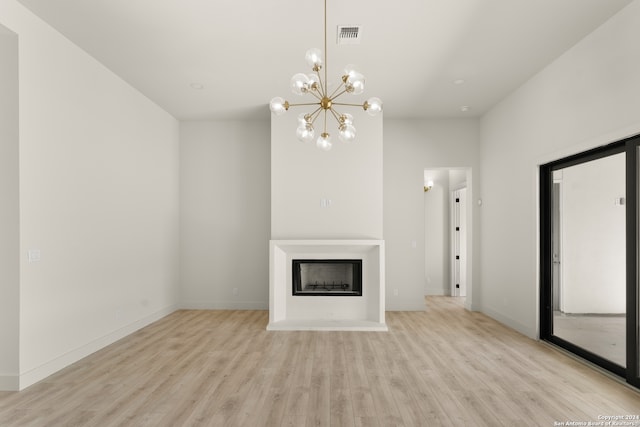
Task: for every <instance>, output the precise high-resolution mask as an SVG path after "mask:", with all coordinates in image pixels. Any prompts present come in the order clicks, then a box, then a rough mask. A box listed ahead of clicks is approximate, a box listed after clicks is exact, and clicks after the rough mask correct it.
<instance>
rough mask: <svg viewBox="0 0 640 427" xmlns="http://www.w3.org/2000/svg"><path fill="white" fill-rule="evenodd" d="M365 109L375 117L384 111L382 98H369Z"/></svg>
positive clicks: (364, 106)
mask: <svg viewBox="0 0 640 427" xmlns="http://www.w3.org/2000/svg"><path fill="white" fill-rule="evenodd" d="M363 108H364V109H365V111H366V112H367V114H369V115H370V116H375V115H376V114H378V113H379V112H381V111H382V101H381V100H380V98H375V97H374V98H369V99H367V101H366V102H365V103H364V105H363Z"/></svg>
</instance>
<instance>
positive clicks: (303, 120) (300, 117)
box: [298, 113, 311, 126]
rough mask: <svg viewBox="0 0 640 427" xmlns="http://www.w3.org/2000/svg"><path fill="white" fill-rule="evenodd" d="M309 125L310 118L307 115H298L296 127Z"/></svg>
mask: <svg viewBox="0 0 640 427" xmlns="http://www.w3.org/2000/svg"><path fill="white" fill-rule="evenodd" d="M306 124H311V116H308V115H307V113H300V114H298V125H300V126H302V125H306Z"/></svg>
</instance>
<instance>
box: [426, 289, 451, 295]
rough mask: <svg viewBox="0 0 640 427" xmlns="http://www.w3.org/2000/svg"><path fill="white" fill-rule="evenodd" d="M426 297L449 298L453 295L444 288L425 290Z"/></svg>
mask: <svg viewBox="0 0 640 427" xmlns="http://www.w3.org/2000/svg"><path fill="white" fill-rule="evenodd" d="M424 295H425V296H429V297H434V296H435V297H448V296H450V295H451V291H450V290H449V289H442V288H424Z"/></svg>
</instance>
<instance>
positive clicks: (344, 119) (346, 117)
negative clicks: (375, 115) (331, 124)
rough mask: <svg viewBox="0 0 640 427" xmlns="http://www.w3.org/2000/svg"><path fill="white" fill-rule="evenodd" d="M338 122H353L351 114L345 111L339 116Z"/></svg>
mask: <svg viewBox="0 0 640 427" xmlns="http://www.w3.org/2000/svg"><path fill="white" fill-rule="evenodd" d="M340 123H344V124H345V125H352V124H353V116H352V115H351V114H349V113H345V114H343V115H341V116H340Z"/></svg>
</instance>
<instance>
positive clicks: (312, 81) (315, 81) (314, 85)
mask: <svg viewBox="0 0 640 427" xmlns="http://www.w3.org/2000/svg"><path fill="white" fill-rule="evenodd" d="M307 77H308V78H309V90H319V89H320V77H318V75H317V74H313V73H312V74H307Z"/></svg>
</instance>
